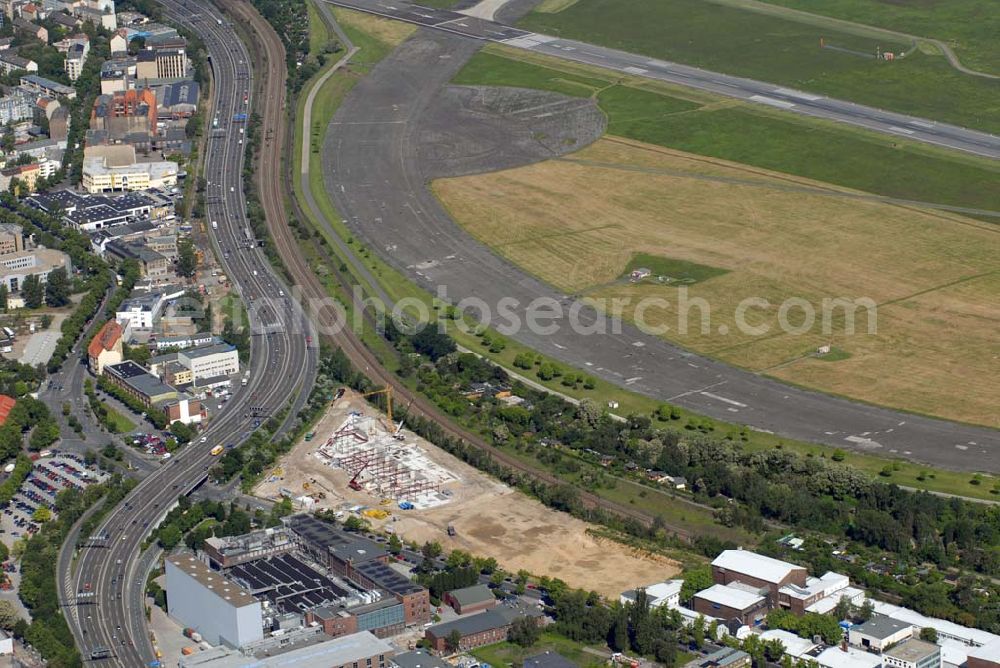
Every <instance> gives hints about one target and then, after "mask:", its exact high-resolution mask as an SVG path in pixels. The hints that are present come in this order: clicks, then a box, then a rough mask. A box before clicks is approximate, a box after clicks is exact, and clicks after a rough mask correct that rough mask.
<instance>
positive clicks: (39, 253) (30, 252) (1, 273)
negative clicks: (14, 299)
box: [0, 246, 73, 292]
mask: <svg viewBox="0 0 1000 668" xmlns="http://www.w3.org/2000/svg"><path fill="white" fill-rule="evenodd" d="M59 267H62V268H64V269H65V270H66V273H67V274H72V273H73V265H72V263H71V262H70V259H69V255H67V254H66V253H63V252H62V251H57V250H55V249H52V248H44V247H42V246H39V247H37V248H31V249H26V250H20V251H16V252H14V253H8V254H6V255H0V282H2V283H5V284H6V285H7V289H8V290H10V291H11V292H19V291H20V289H21V286H22V285H23V284H24V279H25V278H27V277H28V276H38V277H39V279H41V281H42V283H45V282H46V281H48V277H49V274H50V273H51V272H52V270H53V269H56V268H59Z"/></svg>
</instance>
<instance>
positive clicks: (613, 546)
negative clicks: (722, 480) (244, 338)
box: [254, 391, 680, 597]
mask: <svg viewBox="0 0 1000 668" xmlns="http://www.w3.org/2000/svg"><path fill="white" fill-rule="evenodd" d="M390 424H392V425H393V427H391V428H390V427H389V425H390ZM306 438H307V439H308V440H306V439H303V440H302V441H301V442H300V443H298V444H297V445H296V447H295V448H294V449H293V450H292V451H291V452H290V453H288V455H286V456H285V457H284V458H282V460H281V461H280V462H279V463H278V465H277V467H276V468H275V469H274V470H272V471H271V472H270V473H271V475H269V476H268V477H266V478H265V479H264V480H263V481H262V482H261V483H260V484H259V485H258V486H257V488H256V489H255V490H254V493H255V494H256V495H257V496H259V497H262V498H268V499H272V500H277V499H280V498H282V497H283V496H284V497H291V498H292V499H293V501H294V503H295V506H296V509H297V510H319V509H330V510H332V511H334V512H335V513H336V514H337V516H338V517H340V518H341V519H346V518H347V517H349V516H352V515H354V516H357V517H360V518H362V519H365V520H367V521H368V522H369V523H370V524H371V525H372V527H373V528H374V529H375V530H378V531H386V532H393V533H396V534H398V535H399V536H400V537H402V538H403V539H405V540H412V541H415V542H417V543H423V542H425V541H437V542H439V543H441V545H442V546H443V547H444V548H445V549H446V550H452V549H461V550H464V551H466V552H469V553H472V554H475V555H480V556H489V557H494V558H495V559H496V560H497V562H498V563H499V564H500V565H501V567H503V568H504V569H506V570H508V571H511V572H516V571H518V570H520V569H525V570H527V571H529V572H531V573H534V574H537V575H546V574H547V575H558V577H560V578H561V579H562V580H564V581H565V582H567V583H569V584H570V585H572V586H574V587H581V588H584V589H588V590H594V591H597V592H599V593H601V594H604V595H607V596H614V597H617V596H618V593H619V592H621V591H624V590H626V589H629V588H630V587H634V586H635V582H636V581H642V582H646V581H648V582H656V581H659V580H662V579H667V578H669V577H673V576H674V575H676V574H677V573H678V572H679V571H680V568H679V567H678V564H677V563H676V562H674V561H671V560H669V559H666V558H664V557H662V556H659V555H653V554H649V553H646V552H643V551H640V550H637V549H634V548H630V547H628V546H625V545H622V544H620V543H617V542H615V541H612V540H608V539H605V538H601V537H598V536H595V535H594V533H593V532H591V531H590V529H591V526H590V525H588V524H587V523H585V522H583V521H580V520H578V519H576V518H574V517H572V516H570V515H567V514H565V513H560V512H558V511H555V510H552V509H550V508H547V507H546V506H544V505H542V504H541V503H539V502H538V501H536V500H535V499H532V498H530V497H528V496H526V495H525V494H522V493H521V492H519V491H517V490H515V489H512V488H510V487H508V486H507V485H505V484H503V483H501V482H499V481H497V480H494V479H493V478H490V477H489V476H487V475H485V474H483V473H481V472H480V471H478V470H476V469H475V468H473V467H471V466H469V465H467V464H465V463H464V462H462V461H460V460H458V459H457V458H455V457H453V456H451V455H450V454H448V453H446V452H444V451H443V450H441V449H440V448H438V447H437V446H435V445H433V444H432V443H430V442H428V441H426V440H424V439H422V438H420V437H418V436H416V435H415V434H413V433H412V432H410V431H408V430H406V429H405V425H403V427H402V428H401V427H400V425H399V424H396V423H393V422H392V421H391V420H389V417H388V414H382V413H380V412H379V411H378V410H377V409H376V408H374V407H373V406H370V405H369V404H368V403H366V401H365V399H364V398H363V397H362V396H360V395H358V394H356V393H354V392H350V391H348V392H346V393H344V394H343V395H342V396H339V397H337V398H336V399H335V400H334V401H333V402H332V404H331V405H330V407H329V409H328V410H327V412H326V414H325V415H324V416H323V418H322V419H321V420H320V421H319V423H318V424H317V425H316V428H315V430H314V431H313V432H310V434H307V435H306ZM376 464H378V465H377V466H376Z"/></svg>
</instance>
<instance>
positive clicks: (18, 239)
mask: <svg viewBox="0 0 1000 668" xmlns="http://www.w3.org/2000/svg"><path fill="white" fill-rule="evenodd" d="M22 250H24V230H23V229H22V228H21V226H20V225H15V224H14V223H0V255H7V254H9V253H16V252H18V251H22Z"/></svg>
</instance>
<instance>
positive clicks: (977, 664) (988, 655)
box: [966, 640, 1000, 668]
mask: <svg viewBox="0 0 1000 668" xmlns="http://www.w3.org/2000/svg"><path fill="white" fill-rule="evenodd" d="M966 668H1000V640H996V641H994V642H991V643H989V644H988V645H983V646H981V647H976V648H975V649H971V650H969V654H968V661H967V664H966Z"/></svg>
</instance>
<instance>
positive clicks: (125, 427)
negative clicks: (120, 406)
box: [104, 404, 135, 434]
mask: <svg viewBox="0 0 1000 668" xmlns="http://www.w3.org/2000/svg"><path fill="white" fill-rule="evenodd" d="M104 408H105V409H106V410H107V411H108V425H109V426H112V427H113V431H114V433H116V434H127V433H129V432H131V431H132V430H133V429H135V423H133V422H132V421H131V420H129V419H128V418H127V417H125V416H124V415H122V414H121V413H119V412H118V411H116V410H115V409H114V408H112V407H111V406H109V405H107V404H105V405H104Z"/></svg>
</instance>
